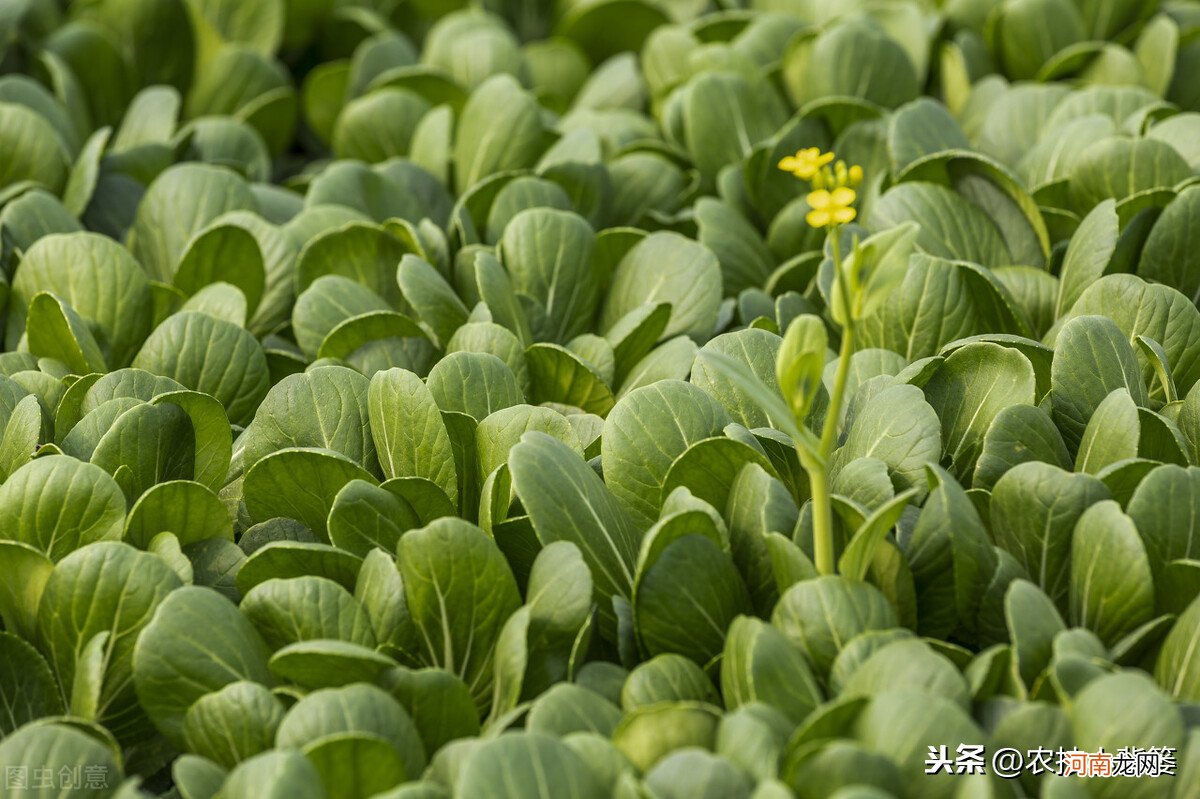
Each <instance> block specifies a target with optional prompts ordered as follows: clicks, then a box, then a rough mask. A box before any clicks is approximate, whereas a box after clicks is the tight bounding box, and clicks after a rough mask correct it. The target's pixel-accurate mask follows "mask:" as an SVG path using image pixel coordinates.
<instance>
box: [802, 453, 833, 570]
mask: <svg viewBox="0 0 1200 799" xmlns="http://www.w3.org/2000/svg"><path fill="white" fill-rule="evenodd" d="M800 463H801V465H802V466H803V467H804V471H806V472H808V484H809V490H810V491H811V492H812V524H813V561H814V564H815V565H816V567H817V574H833V572H834V568H833V504H832V503H831V502H830V499H829V476H828V474H827V473H826V471H825V464H824V463H823V462H822V463H815V462H813V460H812V459H811V457H810V456H808V454H807V453H804V452H801V453H800Z"/></svg>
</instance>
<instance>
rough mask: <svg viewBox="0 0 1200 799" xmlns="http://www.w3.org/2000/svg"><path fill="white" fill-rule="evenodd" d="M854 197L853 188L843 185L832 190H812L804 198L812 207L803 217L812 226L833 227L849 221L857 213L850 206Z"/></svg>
mask: <svg viewBox="0 0 1200 799" xmlns="http://www.w3.org/2000/svg"><path fill="white" fill-rule="evenodd" d="M856 197H857V195H856V194H855V193H854V189H848V188H846V187H844V186H843V187H841V188H838V189H834V190H833V191H825V190H824V189H822V190H820V191H814V192H812V193H811V194H809V195H808V196H807V197H806V198H805V199H806V200H807V201H808V207H809V208H811V209H812V210H811V211H809V212H808V216H806V217H805V219H807V220H808V224H810V225H812V226H813V227H834V226H836V225H844V224H846V223H847V222H851V221H853V220H854V217H855V215H856V214H857V213H858V212H857V211H855V210H854V208H853V207H852V205H853V203H854V200H855V198H856Z"/></svg>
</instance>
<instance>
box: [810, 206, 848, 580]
mask: <svg viewBox="0 0 1200 799" xmlns="http://www.w3.org/2000/svg"><path fill="white" fill-rule="evenodd" d="M832 236H833V240H832V241H831V243H830V246H831V249H832V250H833V273H834V280H836V281H837V283H838V288H839V289H840V292H839V293H840V294H841V299H842V308H843V318H844V319H845V323H844V325H843V327H842V344H841V347H840V349H839V351H838V365H837V371H836V372H835V373H834V378H833V391H832V392H831V393H830V396H829V407H828V409H827V410H826V412H825V424H824V425H823V426H822V428H821V440H820V446H819V448H818V451H817V457H816V458H813V457H811V456H809V455H807V454H806V453H801V454H800V461H801V465H802V466H804V470H805V471H806V472H807V473H808V482H809V488H810V489H811V492H812V504H813V514H812V522H813V560H814V561H815V565H816V567H817V573H818V574H833V573H834V563H833V503H832V501H831V498H830V493H829V473H828V471H827V470H828V466H829V460H830V456H831V455H832V454H833V447H834V444H836V443H837V430H838V424H839V423H840V421H841V416H842V403H843V402H844V401H845V395H846V381H847V378H848V377H849V375H850V356H851V355H852V354H853V352H854V326H853V323H852V321H851V311H850V309H851V306H852V300H851V297H850V287H849V286H847V285H846V280H845V276H844V274H843V270H842V248H841V242H840V241H839V240H838V235H837V229H836V228H834V229H833V232H832Z"/></svg>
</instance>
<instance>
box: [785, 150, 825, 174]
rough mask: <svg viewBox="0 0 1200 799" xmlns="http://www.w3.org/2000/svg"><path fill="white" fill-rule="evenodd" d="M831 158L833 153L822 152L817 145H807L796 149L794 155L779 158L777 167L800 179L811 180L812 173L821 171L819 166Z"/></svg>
mask: <svg viewBox="0 0 1200 799" xmlns="http://www.w3.org/2000/svg"><path fill="white" fill-rule="evenodd" d="M832 160H833V153H822V152H821V150H820V148H819V147H809V148H808V149H806V150H797V151H796V154H795V155H789V156H786V157H785V158H783V159H782V160H780V162H779V168H780V169H782V170H783V171H784V172H791V173H792V174H793V175H795V176H796V177H798V178H800V179H801V180H811V179H812V177H813V175H816V174H817V173H818V172H820V171H821V167H823V166H825V165H826V164H828V163H829V162H830V161H832Z"/></svg>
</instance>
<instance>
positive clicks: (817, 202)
mask: <svg viewBox="0 0 1200 799" xmlns="http://www.w3.org/2000/svg"><path fill="white" fill-rule="evenodd" d="M833 160H834V155H833V153H822V152H821V151H820V150H819V149H817V148H815V147H812V148H809V149H806V150H800V151H799V152H797V153H796V154H795V155H794V156H788V157H786V158H784V159H783V160H781V161H780V162H779V168H780V169H782V170H784V171H786V172H790V173H791V174H793V175H795V176H796V177H797V178H799V179H801V180H806V181H809V183H810V185H811V186H812V189H813V190H812V191H811V192H809V194H808V196H807V197H806V198H805V199H806V200H807V202H808V206H809V208H810V209H811V210H809V212H808V215H807V216H806V217H805V220H806V221H807V222H808V224H809V225H811V226H812V227H814V228H821V229H825V230H826V231H827V236H828V241H829V247H830V253H831V255H832V257H833V269H834V282H835V286H836V290H835V291H833V292H832V294H833V297H832V298H831V301H835V300H840V302H841V305H842V308H841V309H840V310H841V313H840V314H835V316H840V317H841V319H842V325H841V327H842V330H841V333H842V340H841V346H840V348H839V352H838V363H837V369H836V371H835V373H834V380H833V386H832V391H831V392H830V397H829V407H828V409H827V411H826V415H825V423H824V425H823V426H822V429H821V436H820V438H819V439H817V443H816V446H815V447H813V446H812V445H811V444H810V443H808V442H800V441H798V442H797V443H796V452H797V454H798V456H799V458H800V464H801V466H803V468H804V471H805V472H806V473H807V475H808V481H809V487H810V490H811V494H812V522H813V560H814V562H815V565H816V567H817V571H818V572H819V573H820V574H833V573H834V558H833V504H832V499H831V495H830V490H829V462H830V459H831V457H832V455H833V450H834V447H835V445H836V444H837V428H838V421H839V420H840V419H841V411H842V404H843V403H844V402H845V393H846V382H847V378H848V376H849V373H850V356H851V355H852V354H853V352H854V324H853V319H854V314H853V313H852V309H853V308H854V307H855V306H856V304H857V301H856V295H857V293H858V289H859V287H858V286H857V281H855V280H853V279H851V277H850V276H849V275H847V273H846V267H845V263H844V262H843V259H842V247H841V240H840V239H839V237H838V232H839V228H840V226H841V225H844V224H848V223H850V222H852V221H853V220H854V218H855V216H856V215H857V211H856V210H855V208H854V202H855V200H856V199H857V193H856V192H855V187H857V186H858V185H859V184H860V183H861V182H862V168H861V167H858V166H849V167H848V166H847V165H846V163H845V162H844V161H838V162H837V163H836V164H832V162H833ZM831 164H832V165H831ZM793 327H795V325H793ZM822 333H823V331H822ZM798 336H799V334H793V330H792V328H789V329H788V331H787V335H786V337H785V346H784V347H783V348H781V351H780V361H779V362H778V363H777V372H778V373H779V374H781V375H784V374H790V373H794V372H795V368H796V367H795V366H794V365H792V364H785V363H784V361H785V360H787V359H792V360H794V359H795V358H796V357H797V356H796V353H797V351H798V347H797V343H796V341H792V342H791V343H790V346H789V342H788V341H787V339H798ZM805 338H806V340H807V341H808V342H809V344H810V347H811V346H812V345H813V344H814V343H815V342H819V345H820V348H821V352H820V356H821V364H820V366H821V367H822V369H823V366H824V363H823V361H824V351H825V343H824V336H823V334H822V335H819V336H813V335H812V332H811V330H810V331H807V335H806V337H805ZM818 374H819V373H818ZM800 385H801V384H800V383H797V382H796V381H794V380H787V379H781V380H780V387H781V389H783V390H784V392H785V399H787V400H788V404H789V406H790V407H791V408H792V409H793V413H794V414H795V415H796V424H797V425H798V426H800V427H803V426H804V423H805V419H804V417H803V415H800V414H798V413H796V411H797V410H799V409H801V408H802V409H803V412H804V414H807V410H808V407H809V406H810V405H811V398H809V399H808V400H807V401H804V402H797V401H796V399H795V398H794V397H788V396H786V394H787V393H788V392H790V391H793V390H795V389H796V388H798V387H799V386H800ZM805 385H806V386H807V388H806V389H801V390H809V391H813V392H815V388H816V387H815V386H814V385H811V383H810V384H805Z"/></svg>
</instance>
